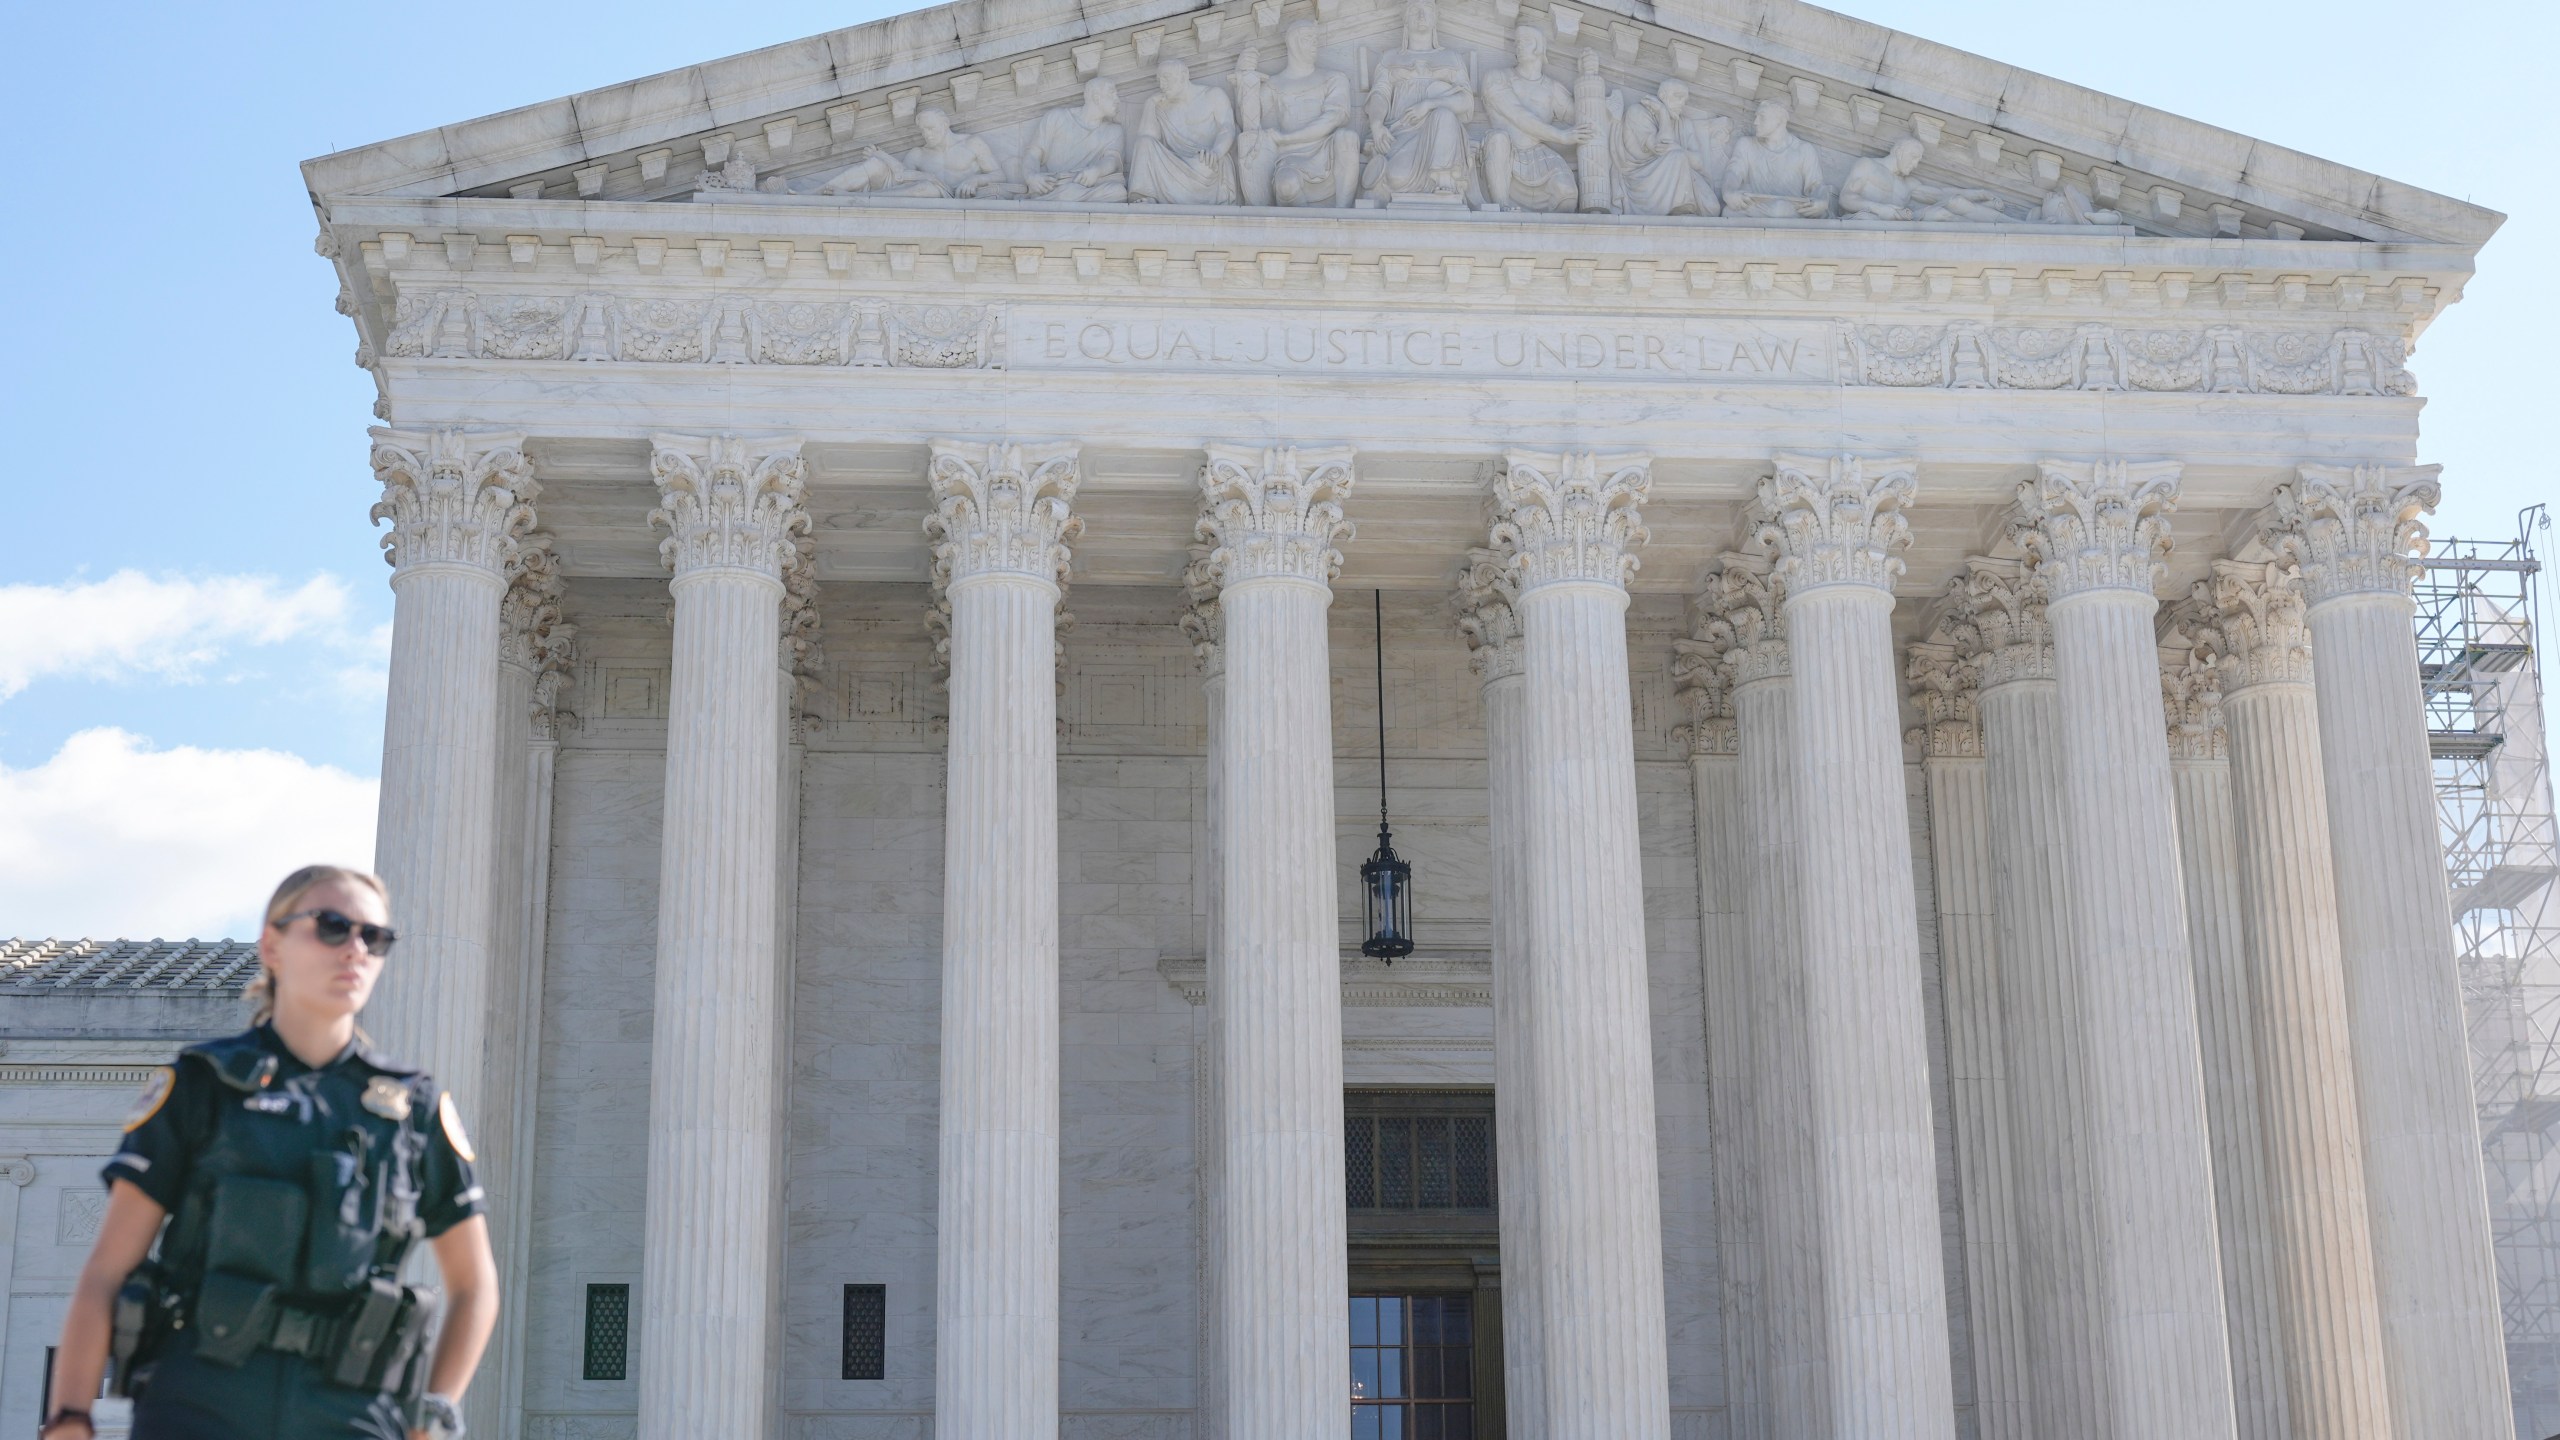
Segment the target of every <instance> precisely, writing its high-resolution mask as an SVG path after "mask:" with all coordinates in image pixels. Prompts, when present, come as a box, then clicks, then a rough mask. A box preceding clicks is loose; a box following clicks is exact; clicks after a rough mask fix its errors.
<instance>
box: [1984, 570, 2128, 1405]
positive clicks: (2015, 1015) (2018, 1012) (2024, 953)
mask: <svg viewBox="0 0 2560 1440" xmlns="http://www.w3.org/2000/svg"><path fill="white" fill-rule="evenodd" d="M1947 603H1948V621H1947V623H1948V624H1949V626H1950V627H1951V628H1953V629H1955V630H1956V631H1957V632H1958V633H1959V635H1960V636H1961V637H1962V643H1961V644H1960V645H1959V647H1958V648H1959V650H1960V651H1962V652H1963V653H1965V654H1966V655H1967V656H1968V658H1969V659H1970V661H1971V663H1972V665H1973V666H1974V668H1975V670H1976V672H1977V678H1978V681H1979V686H1980V688H1979V691H1978V693H1977V695H1976V699H1975V704H1976V706H1977V707H1978V709H1979V712H1980V717H1981V723H1982V747H1983V768H1984V776H1983V778H1984V788H1985V800H1986V803H1987V805H1988V807H1989V832H1990V833H1989V844H1990V850H1991V860H1992V896H1993V911H1994V914H1995V915H1996V917H1997V927H1996V928H1997V931H1998V936H1999V941H1998V943H1999V953H2000V978H1999V986H2000V1000H2001V1007H2002V1012H2003V1021H2004V1027H2003V1029H2004V1034H2003V1038H2004V1039H2005V1040H2006V1042H2007V1059H2008V1064H2009V1075H2010V1079H2011V1084H2010V1088H2009V1095H2010V1100H2011V1109H2010V1123H2011V1126H2012V1132H2011V1133H2012V1136H2013V1138H2014V1141H2015V1149H2014V1153H2013V1155H2012V1157H2011V1165H2012V1171H2011V1173H2012V1176H2013V1180H2014V1184H2015V1196H2016V1200H2017V1211H2018V1219H2019V1236H2020V1241H2021V1245H2022V1249H2023V1251H2024V1261H2025V1263H2024V1266H2023V1269H2024V1281H2025V1290H2026V1306H2027V1312H2028V1315H2029V1317H2030V1323H2029V1325H2028V1329H2027V1337H2026V1348H2027V1354H2028V1357H2029V1373H2030V1374H2031V1375H2032V1377H2033V1381H2032V1388H2033V1390H2034V1396H2035V1400H2034V1404H2035V1418H2036V1421H2037V1423H2038V1424H2039V1425H2041V1426H2043V1427H2046V1428H2047V1429H2048V1430H2049V1431H2050V1433H2053V1434H2068V1435H2082V1436H2090V1437H2102V1436H2105V1435H2107V1434H2108V1433H2109V1431H2108V1428H2107V1427H2108V1418H2107V1417H2108V1414H2109V1406H2108V1400H2107V1395H2108V1387H2107V1364H2108V1358H2107V1357H2108V1345H2107V1323H2106V1312H2105V1305H2104V1299H2103V1297H2104V1293H2105V1272H2104V1266H2103V1263H2102V1257H2101V1255H2100V1250H2099V1238H2098V1237H2099V1234H2100V1221H2099V1215H2098V1181H2097V1176H2096V1172H2095V1169H2094V1162H2093V1159H2092V1156H2091V1153H2090V1146H2091V1144H2092V1140H2091V1137H2090V1136H2089V1133H2088V1128H2089V1124H2090V1116H2091V1114H2092V1112H2091V1110H2090V1108H2089V1106H2090V1100H2089V1084H2088V1076H2087V1074H2086V1072H2085V1069H2084V1065H2085V1060H2084V1057H2083V1055H2082V1052H2081V1040H2080V1036H2081V1033H2082V1031H2083V1030H2084V1028H2085V1027H2086V1024H2087V1020H2086V1002H2085V1000H2084V997H2083V996H2082V994H2081V983H2080V975H2079V971H2078V969H2077V966H2076V954H2075V952H2074V950H2073V948H2072V938H2071V925H2070V910H2069V902H2068V894H2067V892H2068V890H2069V886H2070V873H2069V869H2068V867H2067V864H2066V861H2065V854H2064V848H2063V847H2064V843H2065V835H2066V833H2067V830H2066V826H2065V821H2064V816H2063V799H2062V714H2061V699H2060V696H2059V694H2058V693H2057V692H2056V690H2055V687H2054V679H2053V632H2052V628H2051V626H2050V625H2049V624H2048V623H2047V620H2046V615H2045V593H2044V587H2043V584H2042V582H2041V581H2040V580H2038V579H2037V578H2036V577H2035V576H2034V575H2033V574H2031V573H2024V572H2021V571H2020V570H2019V569H2018V568H2017V567H2015V566H2012V565H2001V564H1997V563H1994V562H1988V561H1980V560H1977V561H1975V562H1973V563H1972V564H1970V565H1969V566H1968V567H1967V569H1966V573H1965V574H1964V575H1962V576H1960V577H1958V579H1957V580H1956V581H1955V583H1954V584H1953V585H1952V586H1951V587H1950V588H1949V591H1948V600H1947Z"/></svg>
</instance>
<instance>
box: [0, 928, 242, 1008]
mask: <svg viewBox="0 0 2560 1440" xmlns="http://www.w3.org/2000/svg"><path fill="white" fill-rule="evenodd" d="M257 972H258V947H257V944H256V943H255V942H254V941H248V940H156V939H155V940H0V994H13V995H59V994H77V993H81V992H84V991H86V992H99V991H125V992H140V993H144V994H167V995H206V994H237V993H239V991H240V989H241V987H243V986H245V985H247V984H248V983H249V981H250V979H251V977H253V976H255V975H256V974H257Z"/></svg>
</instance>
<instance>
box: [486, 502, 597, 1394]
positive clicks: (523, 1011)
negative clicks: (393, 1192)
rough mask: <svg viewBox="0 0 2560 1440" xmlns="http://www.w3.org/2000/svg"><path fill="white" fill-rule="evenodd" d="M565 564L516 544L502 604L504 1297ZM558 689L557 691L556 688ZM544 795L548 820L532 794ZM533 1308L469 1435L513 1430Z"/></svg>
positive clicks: (496, 1120)
mask: <svg viewBox="0 0 2560 1440" xmlns="http://www.w3.org/2000/svg"><path fill="white" fill-rule="evenodd" d="M565 588H566V587H565V585H564V582H563V581H562V579H561V576H560V569H559V563H558V560H557V557H556V556H554V555H553V553H552V550H551V539H550V537H549V536H547V535H540V534H535V535H528V536H526V537H524V539H523V541H522V542H521V543H520V544H519V545H518V546H517V547H516V554H515V557H514V559H513V561H512V562H511V563H510V564H509V565H508V567H507V591H506V596H505V598H504V599H503V600H501V601H500V603H499V607H498V614H499V622H498V635H499V645H498V684H497V696H498V703H497V713H496V715H495V717H494V719H493V720H492V722H491V730H492V734H493V735H494V737H495V741H496V750H497V765H496V766H495V769H496V776H495V788H494V790H493V791H492V796H493V799H492V807H493V808H492V813H493V815H494V817H495V821H494V823H495V828H496V832H497V834H496V840H495V843H494V844H493V845H492V846H491V849H490V856H489V859H490V866H489V999H488V1018H487V1020H486V1021H485V1022H484V1026H483V1031H482V1033H483V1034H484V1035H486V1036H487V1045H486V1050H485V1053H484V1054H483V1055H482V1057H481V1068H480V1074H479V1076H478V1077H476V1078H475V1079H474V1080H473V1081H472V1082H471V1084H470V1087H469V1088H470V1092H471V1094H472V1095H473V1096H474V1097H475V1098H476V1099H477V1100H478V1104H477V1106H476V1107H475V1108H476V1111H477V1114H478V1115H479V1120H478V1128H476V1129H475V1130H473V1131H472V1139H473V1140H474V1141H476V1142H477V1144H478V1146H479V1156H480V1161H479V1173H480V1177H481V1184H482V1186H483V1187H484V1188H485V1189H486V1190H487V1191H488V1192H489V1193H488V1206H489V1239H490V1244H491V1246H492V1247H493V1248H494V1249H495V1251H496V1253H497V1259H498V1275H499V1278H500V1281H501V1285H502V1288H501V1289H500V1291H499V1293H500V1294H502V1295H507V1294H521V1293H522V1292H521V1290H517V1289H509V1288H505V1282H508V1281H514V1280H518V1279H520V1277H521V1275H522V1273H523V1271H524V1266H525V1260H526V1252H527V1251H528V1250H529V1249H530V1248H531V1235H530V1226H531V1221H532V1213H533V1208H532V1204H531V1199H532V1197H531V1194H530V1192H531V1190H532V1188H533V1186H532V1180H533V1176H532V1170H531V1165H530V1161H531V1158H532V1157H531V1151H530V1149H529V1147H528V1146H527V1145H526V1144H525V1133H526V1132H527V1131H529V1130H530V1129H531V1128H532V1124H533V1117H534V1111H535V1106H534V1096H533V1094H532V1091H533V1087H534V1085H535V1083H536V1081H537V1079H538V1075H537V1072H536V1071H534V1070H532V1069H531V1068H529V1067H528V1066H527V1064H526V1061H527V1057H528V1055H529V1053H530V1050H531V1045H532V1041H533V1037H532V1035H531V1034H530V1033H529V1032H533V1031H537V1030H539V1029H540V1027H541V1017H542V1007H541V991H540V990H539V988H538V987H535V986H531V985H529V984H528V978H529V975H528V972H530V973H531V974H532V975H538V974H539V973H540V967H541V957H540V956H538V955H536V954H535V953H534V951H533V937H534V936H535V934H536V933H538V932H537V927H536V926H535V925H534V924H533V923H532V917H531V915H530V913H529V912H530V910H531V908H532V906H533V903H534V895H535V892H536V891H537V890H538V889H539V888H540V887H539V885H538V884H537V874H538V867H539V861H538V859H537V857H536V856H535V855H534V853H533V851H534V847H535V845H536V844H537V843H538V842H537V836H540V837H543V838H544V839H547V836H548V831H549V819H550V815H549V810H550V804H549V802H550V789H549V783H548V782H549V776H548V768H549V760H550V755H549V754H548V747H547V745H546V747H545V753H543V754H542V755H541V756H540V758H539V763H540V765H541V767H542V769H543V771H544V773H543V775H542V776H541V780H540V783H537V779H536V766H537V756H536V745H535V740H534V712H535V693H536V690H537V688H538V687H539V686H540V685H541V684H542V682H543V678H544V677H545V676H546V675H551V674H554V673H555V672H554V670H553V668H552V667H553V666H554V664H555V663H558V662H559V661H560V658H561V656H562V654H563V652H564V651H565V650H566V647H567V646H568V644H569V642H570V637H571V636H572V635H573V634H574V631H573V629H572V627H570V626H569V625H567V624H566V623H564V622H563V621H562V620H561V618H560V597H561V595H562V594H563V593H564V590H565ZM557 685H558V682H557V681H556V680H554V681H553V682H552V688H553V689H554V690H555V691H556V689H557ZM537 793H539V796H540V801H541V809H540V813H536V806H535V797H536V795H537ZM524 1328H525V1327H524V1311H523V1308H522V1307H521V1306H502V1307H501V1308H500V1309H499V1312H498V1328H497V1330H496V1332H495V1333H494V1334H492V1335H491V1337H490V1341H489V1351H488V1358H487V1359H486V1360H485V1361H483V1362H482V1374H481V1377H480V1381H479V1383H475V1384H474V1385H473V1386H472V1387H471V1391H470V1393H469V1394H468V1395H467V1396H466V1397H465V1398H464V1404H465V1405H466V1406H467V1407H468V1409H469V1414H468V1415H467V1417H466V1418H467V1420H468V1422H469V1425H470V1427H471V1428H473V1429H475V1430H479V1431H480V1432H482V1433H483V1434H488V1435H500V1434H503V1433H505V1432H507V1431H508V1430H509V1429H510V1428H511V1424H510V1422H511V1421H512V1420H513V1419H514V1414H513V1411H514V1408H515V1402H514V1401H511V1399H510V1397H516V1399H517V1400H520V1398H521V1392H522V1389H523V1376H522V1374H521V1367H522V1365H523V1360H524V1334H523V1331H524Z"/></svg>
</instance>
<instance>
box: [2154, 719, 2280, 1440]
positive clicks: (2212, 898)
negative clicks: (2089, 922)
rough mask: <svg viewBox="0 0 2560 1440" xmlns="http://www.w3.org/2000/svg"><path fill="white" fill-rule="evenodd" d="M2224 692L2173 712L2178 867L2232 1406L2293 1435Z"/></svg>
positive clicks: (2259, 1431)
mask: <svg viewBox="0 0 2560 1440" xmlns="http://www.w3.org/2000/svg"><path fill="white" fill-rule="evenodd" d="M2220 703H2221V702H2220V700H2219V698H2218V695H2216V696H2215V697H2214V698H2212V699H2211V700H2210V703H2209V704H2208V705H2206V706H2205V707H2204V708H2203V709H2202V710H2199V711H2197V712H2196V719H2195V720H2194V721H2193V722H2192V723H2190V724H2188V725H2184V726H2182V725H2181V724H2180V723H2179V722H2178V721H2177V720H2175V719H2173V720H2172V722H2171V725H2170V734H2171V736H2172V737H2173V738H2172V742H2171V750H2170V756H2171V758H2170V762H2169V783H2170V787H2171V790H2172V792H2173V793H2174V795H2175V797H2176V804H2177V811H2178V868H2179V870H2180V872H2181V873H2182V874H2183V875H2184V876H2185V879H2186V892H2187V944H2188V947H2189V949H2190V950H2191V951H2192V952H2193V959H2194V962H2195V971H2196V1021H2197V1032H2198V1035H2199V1038H2200V1040H2201V1042H2202V1049H2203V1054H2204V1102H2205V1117H2206V1120H2207V1121H2208V1123H2209V1124H2210V1126H2211V1128H2212V1132H2213V1209H2214V1226H2215V1229H2216V1231H2217V1233H2219V1235H2220V1236H2221V1239H2222V1310H2223V1320H2224V1323H2225V1324H2226V1325H2227V1326H2228V1328H2229V1330H2230V1336H2231V1397H2232V1405H2233V1409H2234V1410H2235V1412H2236V1413H2237V1417H2238V1429H2239V1436H2240V1440H2290V1437H2291V1436H2292V1434H2293V1429H2292V1421H2291V1419H2290V1418H2289V1416H2288V1412H2287V1410H2286V1408H2285V1395H2284V1337H2283V1334H2282V1331H2283V1319H2282V1316H2281V1315H2280V1313H2279V1311H2280V1308H2281V1307H2280V1305H2279V1303H2278V1299H2277V1294H2278V1292H2277V1287H2276V1258H2275V1241H2274V1228H2275V1227H2274V1224H2273V1222H2272V1221H2271V1220H2270V1218H2269V1216H2268V1213H2267V1203H2268V1202H2267V1165H2266V1144H2265V1142H2264V1140H2263V1138H2262V1135H2261V1131H2260V1128H2259V1121H2258V1114H2259V1111H2258V1060H2257V1054H2258V1045H2257V1039H2256V1036H2255V1034H2254V1033H2253V1026H2254V1022H2253V1021H2252V1019H2251V1018H2250V1010H2251V1001H2250V998H2249V955H2248V948H2249V947H2248V940H2247V937H2246V935H2245V934H2244V930H2245V928H2246V927H2245V922H2244V921H2243V919H2242V917H2241V908H2240V859H2239V853H2238V851H2239V843H2240V842H2239V836H2238V832H2237V831H2236V830H2235V829H2234V828H2233V824H2232V818H2231V762H2230V760H2229V759H2228V758H2227V755H2226V736H2225V733H2224V731H2223V729H2222V725H2221V720H2220V718H2219V715H2218V713H2208V712H2218V711H2219V708H2220ZM2173 713H2174V712H2173Z"/></svg>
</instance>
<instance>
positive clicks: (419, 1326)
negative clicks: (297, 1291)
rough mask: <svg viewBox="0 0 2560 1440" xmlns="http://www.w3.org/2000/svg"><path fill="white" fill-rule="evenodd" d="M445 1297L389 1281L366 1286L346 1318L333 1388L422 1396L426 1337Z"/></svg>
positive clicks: (387, 1278)
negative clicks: (441, 1298) (440, 1302)
mask: <svg viewBox="0 0 2560 1440" xmlns="http://www.w3.org/2000/svg"><path fill="white" fill-rule="evenodd" d="M439 1299H440V1297H439V1296H438V1294H437V1293H436V1292H435V1291H433V1290H429V1289H425V1288H423V1287H420V1286H416V1285H403V1284H401V1283H400V1282H399V1281H398V1280H396V1279H394V1278H392V1277H390V1276H387V1275H376V1276H374V1277H373V1278H372V1279H370V1280H369V1281H367V1282H366V1285H365V1289H364V1290H363V1292H362V1298H360V1299H359V1300H358V1301H357V1302H356V1307H355V1308H354V1309H353V1310H350V1311H348V1312H347V1318H346V1322H345V1323H346V1329H345V1331H344V1332H343V1338H341V1339H340V1341H339V1343H338V1347H337V1355H336V1357H335V1358H334V1359H333V1360H332V1361H331V1362H330V1367H329V1379H330V1381H331V1383H333V1384H338V1385H345V1386H349V1387H351V1388H353V1389H358V1390H387V1391H390V1392H392V1393H394V1394H396V1395H399V1396H400V1397H401V1398H402V1399H403V1400H408V1399H413V1398H415V1396H414V1395H413V1394H412V1392H413V1391H414V1392H419V1393H423V1391H424V1389H425V1384H426V1372H427V1357H426V1356H425V1355H424V1354H422V1353H421V1352H422V1351H423V1350H424V1349H425V1344H426V1338H427V1333H428V1332H429V1331H431V1330H433V1329H434V1328H435V1319H436V1311H437V1308H438V1302H439Z"/></svg>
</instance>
